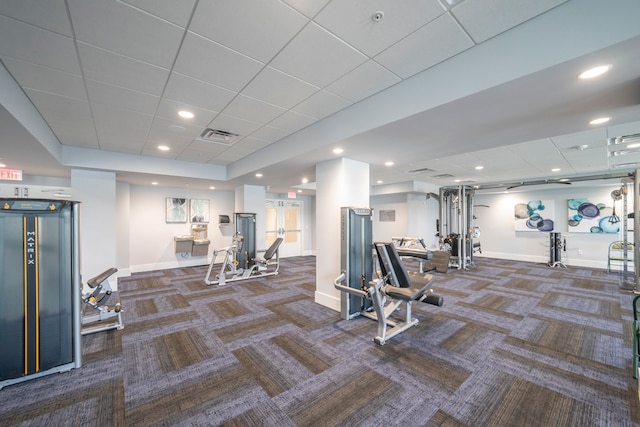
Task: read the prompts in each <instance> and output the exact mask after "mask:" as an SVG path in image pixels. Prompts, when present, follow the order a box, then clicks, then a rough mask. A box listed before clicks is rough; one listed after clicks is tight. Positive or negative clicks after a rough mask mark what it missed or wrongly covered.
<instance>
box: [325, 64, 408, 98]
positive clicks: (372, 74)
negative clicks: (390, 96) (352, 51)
mask: <svg viewBox="0 0 640 427" xmlns="http://www.w3.org/2000/svg"><path fill="white" fill-rule="evenodd" d="M399 81H401V79H400V77H398V76H396V75H395V74H393V73H392V72H391V71H389V70H387V69H386V68H384V67H382V66H381V65H380V64H378V63H376V62H374V61H372V60H369V61H367V62H365V63H364V64H362V65H360V66H359V67H358V68H356V69H354V70H352V71H350V72H349V73H347V74H345V75H344V76H342V77H340V78H339V79H338V80H336V81H335V82H333V83H331V84H330V85H329V86H327V87H326V89H327V90H328V91H330V92H332V93H334V94H336V95H339V96H341V97H343V98H345V99H348V100H349V101H351V102H358V101H361V100H363V99H364V98H367V97H368V96H371V95H373V94H374V93H377V92H380V91H381V90H384V89H386V88H388V87H389V86H392V85H394V84H396V83H398V82H399Z"/></svg>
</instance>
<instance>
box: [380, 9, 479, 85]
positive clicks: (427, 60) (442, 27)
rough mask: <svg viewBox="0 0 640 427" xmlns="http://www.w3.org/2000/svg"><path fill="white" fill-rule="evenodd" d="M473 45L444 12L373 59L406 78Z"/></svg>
mask: <svg viewBox="0 0 640 427" xmlns="http://www.w3.org/2000/svg"><path fill="white" fill-rule="evenodd" d="M472 46H473V43H472V42H471V40H469V38H468V37H467V36H466V34H464V32H463V31H462V30H460V27H459V26H458V24H456V22H455V21H454V20H453V19H452V18H451V16H450V15H449V14H445V15H442V16H440V17H439V18H438V19H436V20H435V21H433V22H431V23H429V24H428V25H425V26H424V27H422V28H421V29H419V30H418V31H416V32H415V33H413V34H411V35H410V36H409V37H407V38H405V39H404V40H402V41H400V42H398V43H397V44H395V45H393V46H391V47H390V48H389V49H387V50H385V51H384V52H382V53H381V54H380V55H378V56H376V57H375V58H374V59H375V60H376V61H377V62H379V63H380V64H382V65H383V66H385V67H386V68H388V69H389V70H391V71H392V72H394V73H395V74H398V75H400V76H402V77H404V78H408V77H411V76H412V75H414V74H417V73H419V72H420V71H422V70H425V69H427V68H429V67H432V66H434V65H436V64H438V63H439V62H442V61H444V60H445V59H448V58H451V57H452V56H454V55H456V54H458V53H460V52H462V51H464V50H466V49H469V48H470V47H472ZM416 52H420V54H419V55H416Z"/></svg>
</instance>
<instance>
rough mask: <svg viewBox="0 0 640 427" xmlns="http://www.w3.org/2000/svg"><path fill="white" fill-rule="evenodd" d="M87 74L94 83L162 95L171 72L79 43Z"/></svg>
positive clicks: (85, 73) (84, 69) (83, 65)
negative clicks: (95, 81)
mask: <svg viewBox="0 0 640 427" xmlns="http://www.w3.org/2000/svg"><path fill="white" fill-rule="evenodd" d="M78 52H79V53H80V60H81V62H82V69H83V72H84V75H85V76H86V77H87V78H89V79H92V80H97V81H101V82H105V83H109V84H112V85H115V86H121V87H125V88H128V89H133V90H137V91H140V92H145V93H149V94H152V95H160V94H161V93H162V90H163V89H164V86H165V83H166V81H167V78H168V77H169V70H168V69H166V68H161V67H156V66H155V65H151V64H148V63H146V62H142V61H138V60H135V59H132V58H129V57H127V56H123V55H119V54H117V53H115V52H111V51H108V50H104V49H100V48H97V47H95V46H90V45H87V44H85V43H78Z"/></svg>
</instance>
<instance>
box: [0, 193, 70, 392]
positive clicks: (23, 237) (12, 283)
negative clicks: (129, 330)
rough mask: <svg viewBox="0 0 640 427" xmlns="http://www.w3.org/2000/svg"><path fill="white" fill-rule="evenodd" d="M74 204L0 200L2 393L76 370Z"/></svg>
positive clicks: (40, 200) (0, 381) (0, 373)
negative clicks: (45, 377)
mask: <svg viewBox="0 0 640 427" xmlns="http://www.w3.org/2000/svg"><path fill="white" fill-rule="evenodd" d="M79 206H80V205H79V203H78V202H74V201H67V200H64V201H61V200H46V199H0V271H1V272H2V280H0V343H1V344H0V346H1V347H2V350H0V388H2V387H4V386H7V385H11V384H15V383H19V382H22V381H26V380H29V379H33V378H38V377H42V376H44V375H49V374H53V373H58V372H65V371H68V370H71V369H75V368H80V367H81V365H82V351H81V334H80V326H81V325H80V323H81V322H80V318H81V304H82V303H81V281H80V262H79V258H80V254H79V249H78V248H79V216H80V208H79Z"/></svg>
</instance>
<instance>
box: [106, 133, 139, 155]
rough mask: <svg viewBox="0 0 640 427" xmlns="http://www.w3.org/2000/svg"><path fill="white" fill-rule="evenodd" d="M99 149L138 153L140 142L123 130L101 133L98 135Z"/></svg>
mask: <svg viewBox="0 0 640 427" xmlns="http://www.w3.org/2000/svg"><path fill="white" fill-rule="evenodd" d="M98 139H99V141H100V149H101V150H105V151H115V152H118V153H125V154H140V152H141V151H142V143H141V142H140V140H139V139H134V138H132V137H131V135H128V134H126V133H124V132H114V133H108V134H101V135H99V137H98Z"/></svg>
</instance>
